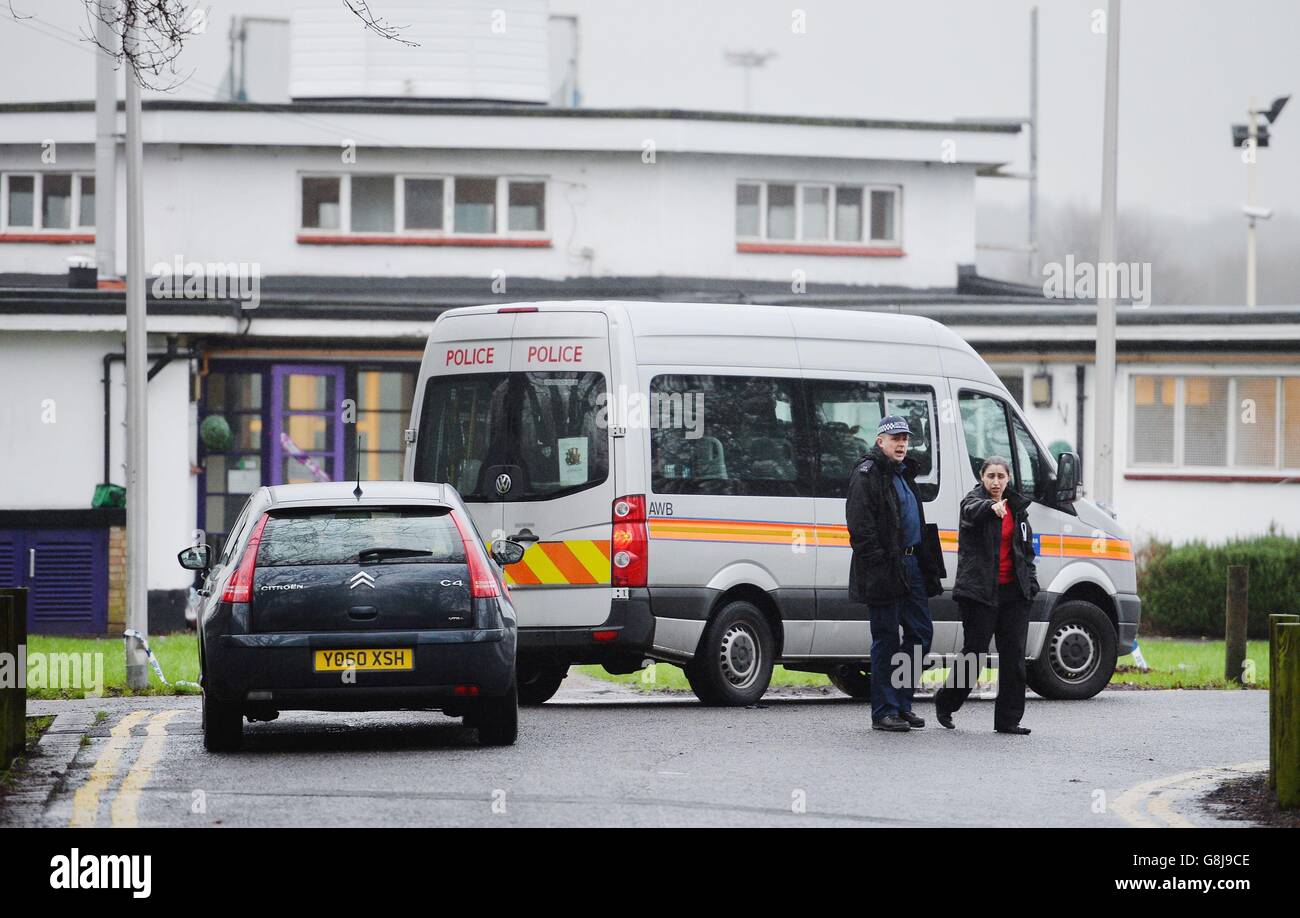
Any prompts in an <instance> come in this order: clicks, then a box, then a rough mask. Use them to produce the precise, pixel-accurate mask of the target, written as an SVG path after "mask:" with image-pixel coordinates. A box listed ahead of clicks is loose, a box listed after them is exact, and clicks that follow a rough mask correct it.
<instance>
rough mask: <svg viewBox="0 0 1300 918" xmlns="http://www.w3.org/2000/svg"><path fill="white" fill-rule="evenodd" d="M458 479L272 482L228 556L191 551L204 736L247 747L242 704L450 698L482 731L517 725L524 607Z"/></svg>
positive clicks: (507, 556) (353, 705) (185, 555)
mask: <svg viewBox="0 0 1300 918" xmlns="http://www.w3.org/2000/svg"><path fill="white" fill-rule="evenodd" d="M523 552H524V548H523V546H522V545H520V544H519V543H518V542H511V541H507V540H500V541H498V542H496V543H495V544H494V545H493V546H492V550H491V552H489V551H488V550H487V549H486V547H485V546H484V543H483V542H482V540H481V539H480V538H479V536H478V534H477V532H476V531H475V529H474V524H473V522H472V521H471V519H470V516H469V514H468V512H467V511H466V509H465V505H464V504H463V503H462V502H461V499H460V496H459V495H458V494H457V493H456V490H455V489H454V488H452V487H451V486H449V485H443V484H415V483H404V482H360V483H357V484H354V483H352V482H347V483H318V484H297V485H283V486H277V487H269V488H261V489H259V490H258V491H256V492H254V493H253V494H252V495H251V496H250V497H249V499H248V502H247V503H246V504H245V505H244V509H243V511H242V512H241V513H240V515H239V517H238V519H237V520H236V521H235V523H234V525H233V526H232V527H231V529H230V533H229V537H228V539H227V541H226V544H225V548H224V550H223V551H222V554H221V556H220V557H219V558H213V557H211V556H210V551H209V547H208V546H207V545H198V546H192V547H190V548H187V549H185V550H183V551H181V552H180V554H179V555H178V558H179V560H180V563H181V566H182V567H185V568H187V569H189V570H197V571H202V572H204V575H205V576H204V582H203V586H202V589H201V590H200V591H199V592H200V595H201V597H202V599H203V608H202V610H201V612H200V615H199V622H198V632H199V663H200V671H201V674H202V675H201V684H202V687H203V737H204V743H205V745H206V747H207V748H208V749H209V750H211V751H214V752H215V751H226V750H234V749H237V748H238V747H239V746H240V744H241V742H242V739H243V722H244V718H248V719H249V720H250V721H255V720H273V719H274V718H275V717H277V716H278V715H279V712H281V711H288V710H316V711H383V710H441V711H443V712H444V713H446V714H448V715H450V716H453V717H463V718H464V723H465V725H466V726H469V727H474V728H477V730H478V738H479V742H480V743H481V744H483V745H509V744H512V743H514V741H515V737H516V733H517V728H518V714H517V704H518V700H517V699H518V693H517V688H516V680H515V647H516V623H515V610H514V607H513V606H512V605H511V601H510V593H509V590H508V589H507V587H506V585H505V581H504V578H503V575H502V567H503V566H505V565H508V564H512V563H515V562H517V561H518V560H519V559H520V558H521V557H522V556H523Z"/></svg>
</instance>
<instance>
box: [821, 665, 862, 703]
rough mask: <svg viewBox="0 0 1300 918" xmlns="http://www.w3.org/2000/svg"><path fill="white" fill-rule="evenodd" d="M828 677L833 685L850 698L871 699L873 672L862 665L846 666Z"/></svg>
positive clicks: (832, 671) (837, 668)
mask: <svg viewBox="0 0 1300 918" xmlns="http://www.w3.org/2000/svg"><path fill="white" fill-rule="evenodd" d="M827 675H828V676H829V677H830V680H831V685H833V686H835V687H836V688H837V689H839V690H840V691H841V692H843V693H844V694H845V695H848V696H849V697H850V698H870V697H871V670H869V669H868V668H867V667H865V666H862V665H860V664H846V665H844V666H839V667H836V668H835V669H832V670H831V671H830V672H829V673H827Z"/></svg>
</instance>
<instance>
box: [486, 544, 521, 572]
mask: <svg viewBox="0 0 1300 918" xmlns="http://www.w3.org/2000/svg"><path fill="white" fill-rule="evenodd" d="M524 551H525V549H524V546H522V545H520V544H519V543H518V542H512V541H510V540H509V539H497V540H496V541H495V542H493V543H492V560H494V561H496V563H497V564H500V565H501V566H502V567H506V566H507V565H510V564H518V563H519V562H520V561H522V560H523V559H524Z"/></svg>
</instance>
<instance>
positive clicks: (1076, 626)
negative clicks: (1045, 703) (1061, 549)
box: [1026, 599, 1118, 701]
mask: <svg viewBox="0 0 1300 918" xmlns="http://www.w3.org/2000/svg"><path fill="white" fill-rule="evenodd" d="M1117 643H1118V642H1117V640H1116V638H1115V627H1114V626H1113V625H1112V624H1111V623H1110V619H1108V618H1107V617H1106V613H1105V612H1103V611H1101V609H1099V608H1097V607H1096V606H1095V605H1093V604H1092V603H1090V602H1087V601H1085V600H1080V599H1074V600H1070V601H1069V602H1064V603H1061V604H1060V605H1059V606H1057V607H1056V609H1055V610H1054V611H1053V612H1052V618H1051V621H1050V622H1048V625H1047V637H1046V638H1044V640H1043V649H1042V650H1041V651H1039V654H1038V659H1037V660H1034V661H1032V662H1030V663H1029V665H1028V672H1027V673H1026V675H1027V677H1028V679H1027V681H1028V682H1029V687H1030V688H1031V689H1033V690H1034V691H1035V692H1037V693H1038V694H1040V695H1042V696H1043V697H1044V698H1055V699H1068V700H1075V701H1078V700H1082V699H1084V698H1091V697H1092V696H1093V695H1096V694H1097V693H1098V692H1100V691H1101V690H1102V689H1104V688H1105V687H1106V686H1107V684H1108V683H1109V682H1110V677H1111V676H1112V675H1114V673H1115V653H1116V645H1117Z"/></svg>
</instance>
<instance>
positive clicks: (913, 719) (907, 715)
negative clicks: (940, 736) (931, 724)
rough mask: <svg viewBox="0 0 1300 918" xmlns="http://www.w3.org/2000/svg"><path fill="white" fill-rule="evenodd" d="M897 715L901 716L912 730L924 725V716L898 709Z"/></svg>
mask: <svg viewBox="0 0 1300 918" xmlns="http://www.w3.org/2000/svg"><path fill="white" fill-rule="evenodd" d="M898 716H899V717H901V718H903V720H905V721H907V725H908V726H909V727H911V728H912V729H913V730H920V729H921V728H922V727H924V726H925V718H924V717H917V716H916V715H915V714H913V713H912V712H911V711H899V712H898Z"/></svg>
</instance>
